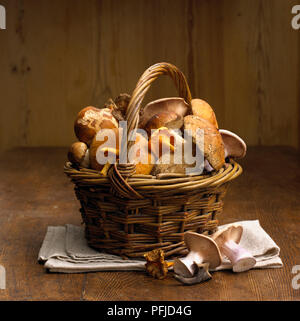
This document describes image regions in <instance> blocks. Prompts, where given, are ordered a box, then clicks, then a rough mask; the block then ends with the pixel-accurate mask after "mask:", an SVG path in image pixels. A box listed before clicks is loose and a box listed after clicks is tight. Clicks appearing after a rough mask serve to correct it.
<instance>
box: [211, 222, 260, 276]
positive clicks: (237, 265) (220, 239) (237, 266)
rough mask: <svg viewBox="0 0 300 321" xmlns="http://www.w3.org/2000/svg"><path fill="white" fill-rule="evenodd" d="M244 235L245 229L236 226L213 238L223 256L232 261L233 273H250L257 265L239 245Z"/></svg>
mask: <svg viewBox="0 0 300 321" xmlns="http://www.w3.org/2000/svg"><path fill="white" fill-rule="evenodd" d="M242 234H243V227H242V226H241V225H235V224H234V225H231V226H229V227H227V228H225V229H222V230H219V231H217V232H216V233H214V234H213V235H212V236H211V237H212V239H213V240H214V241H215V242H216V244H217V245H218V246H219V248H220V251H221V254H222V255H223V256H226V257H227V258H228V259H229V260H230V262H231V264H232V270H233V272H244V271H248V270H250V269H252V268H253V267H254V265H255V264H256V259H255V258H254V257H253V256H252V255H251V254H250V253H249V252H248V251H247V250H245V249H244V248H243V247H241V246H240V245H239V244H238V243H239V242H240V240H241V237H242Z"/></svg>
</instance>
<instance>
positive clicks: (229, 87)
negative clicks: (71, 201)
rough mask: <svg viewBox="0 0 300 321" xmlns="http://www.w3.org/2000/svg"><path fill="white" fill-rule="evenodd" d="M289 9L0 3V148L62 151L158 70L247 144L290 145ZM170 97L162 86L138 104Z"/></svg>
mask: <svg viewBox="0 0 300 321" xmlns="http://www.w3.org/2000/svg"><path fill="white" fill-rule="evenodd" d="M296 3H297V1H296V0H226V1H225V0H184V1H181V0H164V1H160V0H152V1H144V0H141V1H139V0H127V1H123V0H114V1H111V0H89V1H85V0H53V1H49V0H41V1H38V2H36V1H34V0H3V1H2V2H1V4H3V5H4V6H5V7H6V9H7V10H6V11H7V29H6V30H1V31H0V43H1V51H0V70H1V73H0V97H1V108H0V148H1V149H7V148H11V147H14V146H67V145H70V144H71V143H72V142H73V141H74V140H75V136H74V133H73V121H74V118H75V115H76V114H77V112H78V111H79V110H80V109H81V108H83V107H85V106H87V105H91V104H93V105H96V106H99V107H101V106H102V105H103V104H104V102H105V101H106V100H107V99H108V98H110V97H115V96H117V95H118V94H119V93H120V92H128V93H130V92H132V90H133V89H134V86H135V84H136V82H137V80H138V78H139V76H140V75H141V74H142V72H143V71H144V70H145V69H146V68H147V67H148V66H150V65H151V64H153V63H156V62H160V61H168V62H171V63H173V64H175V65H177V66H178V67H179V68H180V69H181V70H182V71H183V72H184V73H185V75H186V76H187V78H188V81H189V84H190V86H191V89H192V94H193V96H194V97H202V98H204V99H206V100H208V101H209V102H210V103H211V105H212V106H213V107H214V109H215V111H216V114H217V117H218V121H219V124H220V126H221V127H223V128H227V129H230V130H233V131H235V132H237V133H238V134H239V135H241V136H242V137H243V138H245V140H246V141H247V143H248V144H249V145H289V146H294V147H297V146H298V145H299V141H300V140H299V135H300V134H299V132H300V129H299V128H300V125H299V120H298V119H300V101H299V97H300V94H299V92H300V89H299V68H298V66H299V59H300V49H299V31H295V30H293V29H292V28H291V19H292V15H291V8H292V6H293V5H294V4H296ZM173 95H177V93H176V91H175V89H174V87H173V85H172V84H171V83H170V81H169V79H161V80H159V81H158V82H157V83H155V85H154V86H153V88H152V89H151V92H150V93H149V95H147V101H149V100H151V99H155V98H159V97H165V96H173Z"/></svg>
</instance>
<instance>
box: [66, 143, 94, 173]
mask: <svg viewBox="0 0 300 321" xmlns="http://www.w3.org/2000/svg"><path fill="white" fill-rule="evenodd" d="M68 159H69V161H70V162H71V163H73V164H74V165H77V166H81V167H85V168H89V166H90V159H89V149H88V146H87V145H86V144H85V143H83V142H75V143H73V144H72V145H71V147H70V149H69V152H68Z"/></svg>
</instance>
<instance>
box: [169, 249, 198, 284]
mask: <svg viewBox="0 0 300 321" xmlns="http://www.w3.org/2000/svg"><path fill="white" fill-rule="evenodd" d="M201 263H203V257H202V256H200V255H199V253H196V252H189V254H188V255H187V256H186V257H184V258H180V259H178V260H176V262H175V263H174V272H175V273H177V274H179V275H181V276H183V277H186V278H191V277H192V276H194V274H195V271H196V267H197V264H198V265H200V264H201Z"/></svg>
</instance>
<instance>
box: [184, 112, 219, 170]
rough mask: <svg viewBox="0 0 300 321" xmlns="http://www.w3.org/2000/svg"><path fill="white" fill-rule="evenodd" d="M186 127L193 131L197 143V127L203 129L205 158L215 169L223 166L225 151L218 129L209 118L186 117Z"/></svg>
mask: <svg viewBox="0 0 300 321" xmlns="http://www.w3.org/2000/svg"><path fill="white" fill-rule="evenodd" d="M184 129H187V130H190V131H191V133H192V136H193V141H194V143H195V144H197V129H202V130H203V133H204V137H203V139H204V158H205V159H207V161H208V162H209V165H210V166H211V167H212V168H214V169H215V170H219V169H220V168H222V166H223V165H224V163H225V151H224V144H223V141H222V137H221V134H220V133H219V131H218V129H217V128H216V127H215V126H214V125H213V124H211V123H210V122H209V121H208V120H206V119H203V118H201V117H199V116H195V115H188V116H185V117H184ZM199 147H200V146H199ZM200 149H201V148H200Z"/></svg>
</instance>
